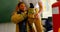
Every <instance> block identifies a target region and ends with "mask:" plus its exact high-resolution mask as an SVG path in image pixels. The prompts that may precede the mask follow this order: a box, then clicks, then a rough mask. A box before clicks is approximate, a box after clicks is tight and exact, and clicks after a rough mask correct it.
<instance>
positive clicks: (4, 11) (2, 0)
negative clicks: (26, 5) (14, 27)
mask: <svg viewBox="0 0 60 32" xmlns="http://www.w3.org/2000/svg"><path fill="white" fill-rule="evenodd" d="M17 3H18V0H0V23H5V22H11V21H10V20H11V14H12V11H13V10H14V9H15V7H16V5H17Z"/></svg>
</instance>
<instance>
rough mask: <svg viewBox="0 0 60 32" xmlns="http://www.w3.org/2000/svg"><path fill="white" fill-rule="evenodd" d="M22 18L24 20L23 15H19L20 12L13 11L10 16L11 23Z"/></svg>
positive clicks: (17, 21)
mask: <svg viewBox="0 0 60 32" xmlns="http://www.w3.org/2000/svg"><path fill="white" fill-rule="evenodd" d="M22 20H24V17H23V15H21V14H17V13H14V14H13V15H12V16H11V21H12V22H13V23H19V22H21V21H22Z"/></svg>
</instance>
